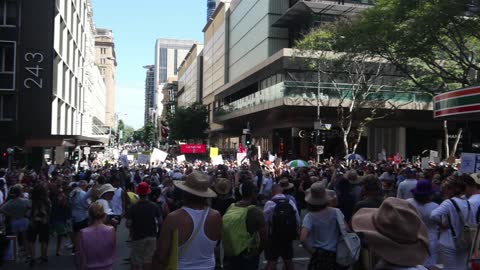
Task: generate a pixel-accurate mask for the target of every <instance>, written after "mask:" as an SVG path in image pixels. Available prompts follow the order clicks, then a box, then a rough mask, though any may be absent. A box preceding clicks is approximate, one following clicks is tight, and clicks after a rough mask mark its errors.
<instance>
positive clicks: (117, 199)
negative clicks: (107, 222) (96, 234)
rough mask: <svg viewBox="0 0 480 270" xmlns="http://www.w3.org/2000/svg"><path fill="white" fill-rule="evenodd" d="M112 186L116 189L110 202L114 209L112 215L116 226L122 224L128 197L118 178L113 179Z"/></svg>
mask: <svg viewBox="0 0 480 270" xmlns="http://www.w3.org/2000/svg"><path fill="white" fill-rule="evenodd" d="M112 186H113V188H115V191H114V192H113V197H112V200H111V201H110V206H111V209H112V215H111V218H112V219H115V220H116V223H117V224H115V225H114V227H116V225H118V224H120V222H121V221H122V216H123V215H124V209H125V207H126V205H125V204H126V202H127V199H126V197H125V196H126V195H125V192H124V190H123V188H122V187H121V186H120V179H118V178H117V177H112Z"/></svg>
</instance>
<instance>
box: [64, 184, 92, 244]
mask: <svg viewBox="0 0 480 270" xmlns="http://www.w3.org/2000/svg"><path fill="white" fill-rule="evenodd" d="M86 189H87V181H85V180H81V181H80V182H79V184H78V186H77V187H76V188H74V189H73V190H72V191H71V192H70V198H69V202H70V207H71V209H72V222H73V225H72V228H73V238H74V243H73V244H74V250H75V247H76V246H77V244H78V241H79V237H80V230H82V229H84V228H86V227H88V207H89V204H88V199H89V198H90V193H91V191H89V192H85V190H86Z"/></svg>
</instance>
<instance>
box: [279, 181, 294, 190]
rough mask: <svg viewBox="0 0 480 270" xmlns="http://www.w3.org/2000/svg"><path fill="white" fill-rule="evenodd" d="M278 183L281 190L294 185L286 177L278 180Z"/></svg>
mask: <svg viewBox="0 0 480 270" xmlns="http://www.w3.org/2000/svg"><path fill="white" fill-rule="evenodd" d="M278 184H279V185H280V187H281V188H282V189H283V190H289V189H292V188H293V187H294V185H293V184H292V183H290V181H288V179H287V178H283V179H281V180H280V182H278Z"/></svg>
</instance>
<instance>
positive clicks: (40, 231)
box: [28, 184, 52, 266]
mask: <svg viewBox="0 0 480 270" xmlns="http://www.w3.org/2000/svg"><path fill="white" fill-rule="evenodd" d="M31 205H32V209H31V211H30V223H29V227H28V242H29V243H30V260H29V264H30V266H33V265H34V264H35V242H36V239H37V236H38V240H39V242H40V247H41V248H40V250H41V257H40V261H41V262H47V261H48V256H47V248H48V238H49V232H50V228H49V223H50V214H51V211H52V204H51V202H50V199H49V198H48V190H47V188H46V187H45V185H44V184H37V185H36V186H35V187H34V188H33V190H32V198H31Z"/></svg>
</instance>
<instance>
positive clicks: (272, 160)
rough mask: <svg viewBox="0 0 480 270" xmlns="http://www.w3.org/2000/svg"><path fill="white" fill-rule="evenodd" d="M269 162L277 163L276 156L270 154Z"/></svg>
mask: <svg viewBox="0 0 480 270" xmlns="http://www.w3.org/2000/svg"><path fill="white" fill-rule="evenodd" d="M268 160H269V161H270V162H275V156H274V155H271V154H268Z"/></svg>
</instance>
